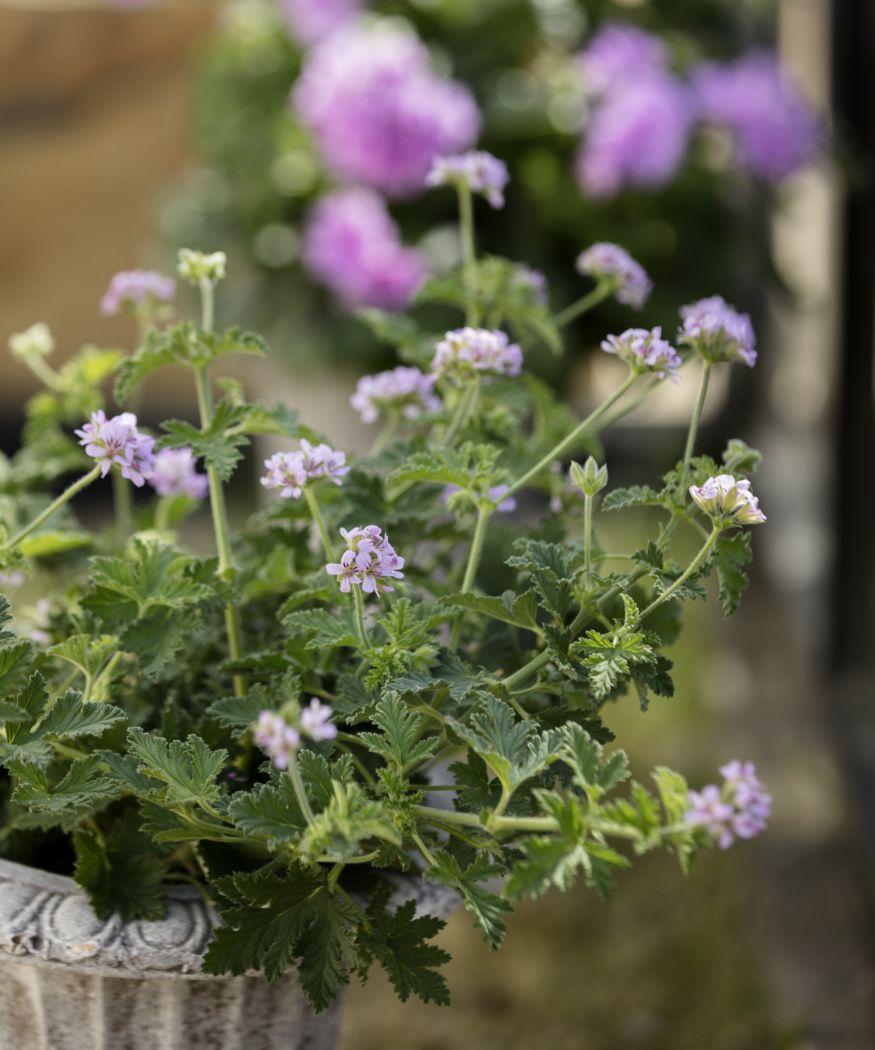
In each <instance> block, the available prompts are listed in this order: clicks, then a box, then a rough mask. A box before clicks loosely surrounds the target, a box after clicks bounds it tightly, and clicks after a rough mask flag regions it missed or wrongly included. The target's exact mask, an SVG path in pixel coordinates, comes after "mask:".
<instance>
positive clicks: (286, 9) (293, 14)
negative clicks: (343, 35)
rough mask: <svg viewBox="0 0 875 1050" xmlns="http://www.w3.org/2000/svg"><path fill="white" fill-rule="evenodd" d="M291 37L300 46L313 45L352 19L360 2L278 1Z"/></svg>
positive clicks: (349, 0)
mask: <svg viewBox="0 0 875 1050" xmlns="http://www.w3.org/2000/svg"><path fill="white" fill-rule="evenodd" d="M280 7H281V8H282V11H283V14H284V15H285V17H286V21H287V22H288V25H289V29H290V30H291V32H292V35H293V36H294V37H295V38H296V39H297V40H298V41H300V42H301V43H302V44H305V45H308V46H309V45H310V44H315V43H316V41H317V40H321V39H322V37H324V36H327V35H328V34H329V33H330V32H332V31H333V30H335V29H337V28H338V26H341V25H343V24H344V22H348V21H349V20H350V19H351V18H354V17H355V16H356V15H357V14H358V12H359V11H360V10H361V7H362V0H280Z"/></svg>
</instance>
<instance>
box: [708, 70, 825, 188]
mask: <svg viewBox="0 0 875 1050" xmlns="http://www.w3.org/2000/svg"><path fill="white" fill-rule="evenodd" d="M693 86H694V87H695V89H696V96H697V98H698V99H699V104H700V107H701V114H702V117H703V118H704V119H705V120H706V121H707V122H708V123H710V124H713V125H715V126H716V127H721V128H725V129H726V131H727V132H728V133H729V135H730V138H731V139H732V142H733V145H734V147H735V151H736V157H737V159H738V161H739V163H740V164H741V166H742V167H744V168H746V169H747V170H748V171H751V172H752V173H753V174H754V175H758V176H759V177H760V178H762V179H765V180H767V181H768V182H779V181H780V180H781V179H783V178H786V176H788V175H791V174H792V173H793V172H794V171H798V170H799V168H801V167H803V165H805V164H807V163H808V162H809V161H810V160H811V158H812V157H813V156H814V154H815V153H816V152H817V150H818V148H819V146H820V143H821V139H822V129H821V126H820V122H819V121H818V119H817V117H816V116H815V115H814V113H813V112H812V110H811V107H810V106H809V105H808V103H807V102H806V101H805V99H804V98H803V97H802V95H801V94H800V92H799V90H798V88H797V87H796V85H795V84H794V83H793V82H792V81H791V80H790V79H789V78H788V77H787V75H786V73H785V72H784V70H783V69H782V68H781V65H780V63H779V62H778V59H777V57H776V56H775V55H774V54H772V53H771V52H768V51H754V52H752V53H750V54H748V55H744V56H742V57H741V58H740V59H737V60H735V61H734V62H727V63H717V62H712V63H707V64H705V65H702V66H700V67H699V68H698V70H697V71H696V72H695V75H694V78H693Z"/></svg>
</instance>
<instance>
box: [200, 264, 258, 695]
mask: <svg viewBox="0 0 875 1050" xmlns="http://www.w3.org/2000/svg"><path fill="white" fill-rule="evenodd" d="M200 293H201V327H202V328H203V330H204V331H205V332H212V330H213V285H212V282H211V281H209V280H207V279H206V278H202V279H201V281H200ZM194 381H195V388H196V390H197V403H198V411H199V414H200V421H201V430H203V431H206V430H207V429H208V428H209V426H210V423H212V421H213V398H212V392H211V391H210V379H209V369H208V366H207V365H200V366H198V367H197V368H195V369H194ZM207 480H208V482H209V487H210V512H211V514H212V518H213V532H214V533H215V537H216V551H217V553H218V555H219V573H218V574H219V576H220V577H221V578H222V579H228V577H229V576H231V575H232V574H233V568H234V566H233V561H232V559H231V540H230V530H229V527H228V510H227V507H226V505H225V490H224V489H223V487H222V481H221V478H220V477H219V475H218V472H217V471H216V468H215V467H212V466H209V465H208V466H207ZM225 631H226V634H227V636H228V652H229V653H230V656H231V659H232V660H239V659H240V656H241V653H242V647H241V645H240V616H239V614H238V612H237V609H236V607H235V606H234V605H233V604H231V603H229V604H228V605H226V606H225ZM233 682H234V692H235V694H236V695H237V696H244V695H245V694H246V680H245V679H244V678H243V676H242V675H240V674H235V675H234V676H233Z"/></svg>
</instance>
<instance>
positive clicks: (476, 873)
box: [425, 849, 512, 948]
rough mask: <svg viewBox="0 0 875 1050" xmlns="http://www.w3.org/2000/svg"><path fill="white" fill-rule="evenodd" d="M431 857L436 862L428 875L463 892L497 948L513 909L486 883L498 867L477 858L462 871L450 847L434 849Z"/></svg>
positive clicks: (482, 928)
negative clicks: (507, 917)
mask: <svg viewBox="0 0 875 1050" xmlns="http://www.w3.org/2000/svg"><path fill="white" fill-rule="evenodd" d="M432 856H433V858H434V863H433V864H432V865H431V866H430V867H429V868H428V869H427V870H426V873H425V877H426V878H428V879H434V880H435V882H440V883H442V884H443V885H444V886H449V887H450V889H454V890H456V892H457V893H459V894H461V896H462V900H463V902H464V904H465V908H466V909H467V910H468V911H470V912H471V913H472V915H473V916H474V918H475V920H476V922H477V925H478V926H479V927H480V929H481V930H482V931H483V934H484V936H485V937H486V940H487V941H488V942H489V946H490V947H491V948H498V947H499V945H500V944H501V942H502V941H503V940H504V935H505V934H506V933H507V923H506V922H505V916H506V915H507V914H508V913H509V912H510V911H512V908H511V906H510V904H509V903H508V901H506V900H505V899H504V898H503V897H499V896H498V894H497V893H493V892H492V891H491V890H489V889H487V888H486V886H484V885H483V882H484V881H485V880H487V879H489V878H492V877H493V876H495V875H496V874H497V872H498V868H496V867H495V866H494V865H491V864H490V863H489V860H488V858H487V857H478V858H477V860H475V861H474V863H473V864H470V865H469V866H468V867H467V868H465V870H464V871H463V870H462V867H461V865H460V864H459V861H458V860H457V859H456V858H455V857H454V856H453V855H452V854H451V853H450V852H449V851H448V850H445V849H436V850H433V851H432Z"/></svg>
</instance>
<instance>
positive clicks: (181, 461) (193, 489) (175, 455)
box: [146, 447, 210, 499]
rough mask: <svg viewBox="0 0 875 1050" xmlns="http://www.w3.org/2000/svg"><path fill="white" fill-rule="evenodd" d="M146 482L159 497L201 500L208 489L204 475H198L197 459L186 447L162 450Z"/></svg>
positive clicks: (207, 482)
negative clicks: (186, 497)
mask: <svg viewBox="0 0 875 1050" xmlns="http://www.w3.org/2000/svg"><path fill="white" fill-rule="evenodd" d="M146 480H147V481H148V482H149V484H150V485H151V486H152V488H153V489H154V490H155V491H156V492H157V493H158V495H159V496H191V498H192V499H203V498H204V496H206V494H207V491H208V490H209V487H210V483H209V480H208V478H207V476H206V474H200V473H198V469H197V459H196V458H195V455H194V452H193V451H192V450H191V449H190V448H188V447H183V448H162V449H161V451H160V452H158V453H157V454H156V456H155V461H154V464H153V466H152V472H151V474H150V475H149V477H148V478H147V479H146Z"/></svg>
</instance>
